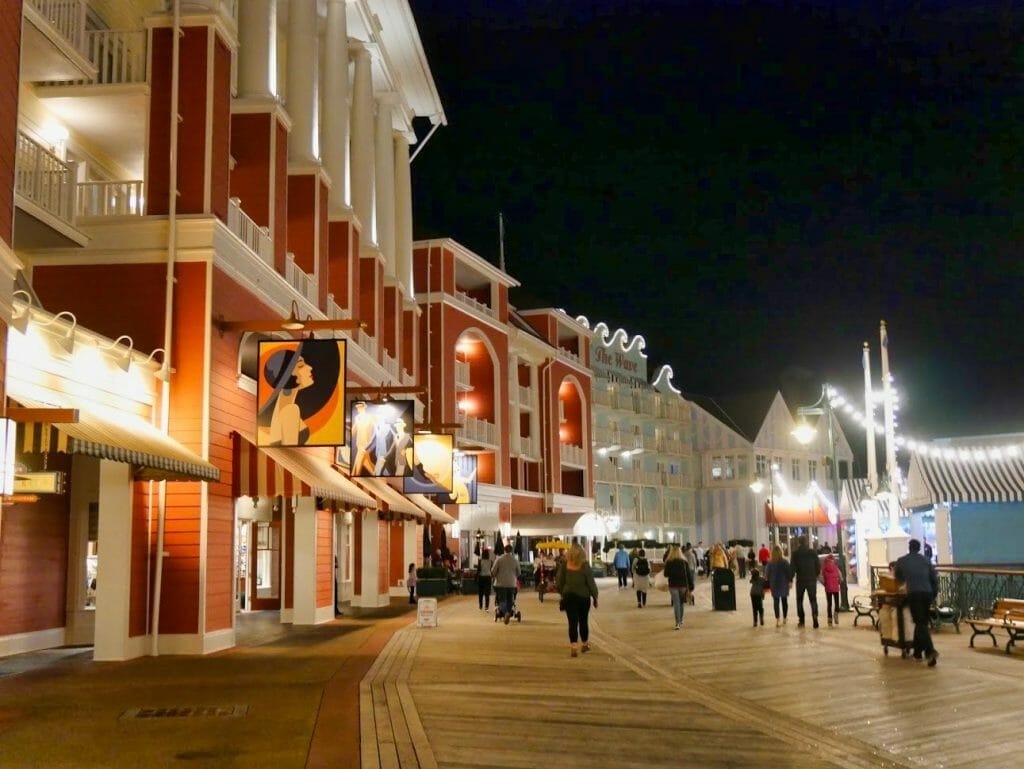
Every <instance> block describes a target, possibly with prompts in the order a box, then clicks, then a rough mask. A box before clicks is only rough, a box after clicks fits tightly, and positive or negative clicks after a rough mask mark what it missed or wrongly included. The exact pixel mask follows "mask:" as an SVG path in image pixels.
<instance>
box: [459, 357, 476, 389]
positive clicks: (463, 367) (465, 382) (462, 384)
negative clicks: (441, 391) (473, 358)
mask: <svg viewBox="0 0 1024 769" xmlns="http://www.w3.org/2000/svg"><path fill="white" fill-rule="evenodd" d="M455 389H456V390H472V389H473V385H471V384H470V383H469V362H468V361H464V360H456V361H455Z"/></svg>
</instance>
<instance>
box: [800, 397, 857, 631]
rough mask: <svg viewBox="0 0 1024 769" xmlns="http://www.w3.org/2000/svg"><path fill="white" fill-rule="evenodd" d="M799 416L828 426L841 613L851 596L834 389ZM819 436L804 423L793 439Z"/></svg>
mask: <svg viewBox="0 0 1024 769" xmlns="http://www.w3.org/2000/svg"><path fill="white" fill-rule="evenodd" d="M796 413H797V416H799V417H809V416H824V417H825V420H826V421H825V424H826V426H827V430H828V432H827V438H828V448H829V455H830V458H831V460H832V472H831V473H829V483H830V485H831V486H832V494H833V499H834V500H835V505H836V524H837V527H838V529H839V542H838V545H839V559H840V564H841V566H842V575H843V579H842V582H841V583H840V585H839V608H840V610H841V611H849V610H850V602H849V596H848V594H847V588H846V583H847V578H848V574H847V565H846V527H845V526H843V522H842V521H841V520H840V519H839V463H838V462H837V461H836V434H835V431H834V429H833V427H832V388H831V387H830V386H829V385H828V383H825V384H824V385H822V387H821V397H819V398H818V400H817V402H816V403H814V404H813V405H810V406H799V407H798V408H797V410H796ZM816 434H817V430H816V429H815V428H813V427H811V426H810V425H809V424H807V423H806V422H805V421H802V422H801V423H800V424H799V425H797V427H796V429H794V430H793V437H795V438H796V439H797V441H799V442H800V443H801V444H803V445H805V446H806V445H807V444H808V443H810V442H811V440H812V439H813V438H814V436H815V435H816Z"/></svg>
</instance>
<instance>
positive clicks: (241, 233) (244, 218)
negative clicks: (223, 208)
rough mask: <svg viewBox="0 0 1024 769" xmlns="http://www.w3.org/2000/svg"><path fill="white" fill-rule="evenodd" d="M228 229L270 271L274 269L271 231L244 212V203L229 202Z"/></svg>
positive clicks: (232, 199)
mask: <svg viewBox="0 0 1024 769" xmlns="http://www.w3.org/2000/svg"><path fill="white" fill-rule="evenodd" d="M227 225H228V229H229V230H231V232H233V233H234V234H235V235H236V236H237V237H238V239H239V240H241V241H242V242H243V243H245V245H247V246H248V247H249V250H250V251H252V252H253V253H254V254H256V255H257V256H258V257H259V258H260V260H261V261H262V262H263V263H264V264H266V265H267V266H268V267H270V269H272V270H273V269H274V244H273V241H271V239H270V230H268V229H267V228H266V227H260V226H258V225H257V224H256V222H254V221H253V220H252V219H250V218H249V216H248V215H247V214H246V213H245V211H243V210H242V201H241V200H239V199H238V198H231V199H230V200H229V201H228V221H227Z"/></svg>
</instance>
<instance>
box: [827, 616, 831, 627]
mask: <svg viewBox="0 0 1024 769" xmlns="http://www.w3.org/2000/svg"><path fill="white" fill-rule="evenodd" d="M828 626H829V627H832V618H831V617H829V618H828Z"/></svg>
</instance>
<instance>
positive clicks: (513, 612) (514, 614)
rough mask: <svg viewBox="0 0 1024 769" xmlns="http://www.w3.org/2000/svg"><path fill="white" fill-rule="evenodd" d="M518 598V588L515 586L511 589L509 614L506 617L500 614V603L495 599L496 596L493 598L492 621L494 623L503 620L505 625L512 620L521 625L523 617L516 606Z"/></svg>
mask: <svg viewBox="0 0 1024 769" xmlns="http://www.w3.org/2000/svg"><path fill="white" fill-rule="evenodd" d="M518 598H519V587H518V586H516V587H515V588H513V589H512V599H511V602H510V603H511V605H510V606H509V613H508V615H507V616H506V615H504V614H502V613H501V602H500V601H499V600H498V599H497V596H495V599H494V621H495V622H499V621H501V620H502V619H504V620H505V624H506V625H507V624H508V623H509V621H510V620H513V619H514V620H515V621H516V622H519V623H521V622H522V621H523V615H522V612H520V611H519V606H518V604H517V599H518Z"/></svg>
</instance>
